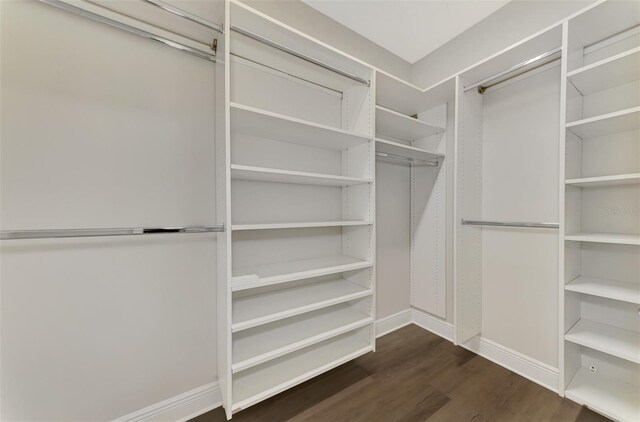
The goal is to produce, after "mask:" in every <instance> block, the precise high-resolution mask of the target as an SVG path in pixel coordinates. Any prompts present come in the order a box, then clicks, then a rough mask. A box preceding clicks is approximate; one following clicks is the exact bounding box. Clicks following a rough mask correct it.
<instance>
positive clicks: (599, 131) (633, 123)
mask: <svg viewBox="0 0 640 422" xmlns="http://www.w3.org/2000/svg"><path fill="white" fill-rule="evenodd" d="M638 127H640V107H633V108H629V109H626V110H621V111H616V112H614V113H608V114H603V115H601V116H595V117H589V118H588V119H582V120H577V121H575V122H571V123H567V129H569V130H570V131H571V132H573V133H574V134H575V135H576V136H578V137H580V138H594V137H596V136H603V135H609V134H611V133H618V132H627V131H630V130H636V129H638Z"/></svg>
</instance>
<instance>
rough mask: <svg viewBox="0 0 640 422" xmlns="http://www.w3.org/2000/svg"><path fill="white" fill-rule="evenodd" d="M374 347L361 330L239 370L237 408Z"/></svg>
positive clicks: (309, 377)
mask: <svg viewBox="0 0 640 422" xmlns="http://www.w3.org/2000/svg"><path fill="white" fill-rule="evenodd" d="M372 350H373V346H372V345H371V344H370V343H369V342H368V341H367V340H365V339H363V338H361V337H360V336H358V335H357V333H347V334H343V335H342V336H338V337H334V338H332V339H329V340H327V341H324V342H322V343H318V344H315V345H313V346H310V347H307V348H304V349H302V350H299V351H296V352H293V353H291V354H288V355H286V356H284V357H281V358H278V359H274V360H272V361H269V362H267V363H264V364H262V365H258V366H254V367H253V368H250V369H248V370H246V371H242V372H239V373H238V374H237V376H234V381H233V397H234V404H233V411H234V412H236V411H238V410H241V409H244V408H246V407H248V406H251V405H252V404H255V403H257V402H259V401H261V400H264V399H266V398H269V397H271V396H274V395H276V394H278V393H280V392H282V391H284V390H286V389H288V388H291V387H294V386H296V385H298V384H300V383H302V382H304V381H307V380H308V379H311V378H313V377H315V376H317V375H319V374H321V373H323V372H326V371H328V370H330V369H333V368H335V367H337V366H340V365H342V364H343V363H345V362H348V361H350V360H352V359H355V358H356V357H358V356H360V355H363V354H365V353H368V352H370V351H372Z"/></svg>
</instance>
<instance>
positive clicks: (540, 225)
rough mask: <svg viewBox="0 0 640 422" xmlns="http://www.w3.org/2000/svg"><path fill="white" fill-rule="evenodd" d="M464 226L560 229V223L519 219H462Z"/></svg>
mask: <svg viewBox="0 0 640 422" xmlns="http://www.w3.org/2000/svg"><path fill="white" fill-rule="evenodd" d="M462 225H464V226H494V227H529V228H534V229H558V228H560V225H559V224H558V223H523V222H517V221H484V220H465V219H464V218H463V219H462Z"/></svg>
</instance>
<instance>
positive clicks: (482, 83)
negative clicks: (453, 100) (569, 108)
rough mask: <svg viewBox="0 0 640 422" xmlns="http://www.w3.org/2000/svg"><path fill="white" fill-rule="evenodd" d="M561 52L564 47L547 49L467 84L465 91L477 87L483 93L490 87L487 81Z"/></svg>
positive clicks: (549, 61)
mask: <svg viewBox="0 0 640 422" xmlns="http://www.w3.org/2000/svg"><path fill="white" fill-rule="evenodd" d="M560 52H562V47H558V48H554V49H553V50H550V51H547V52H546V53H542V54H540V55H539V56H536V57H534V58H532V59H529V60H526V61H524V62H522V63H518V64H517V65H515V66H512V67H510V68H509V69H507V70H503V71H502V72H499V73H496V74H495V75H492V76H489V77H488V78H485V79H483V80H481V81H479V82H476V83H474V84H473V85H469V86H465V87H464V92H467V91H471V90H472V89H476V88H477V89H478V92H479V93H480V94H482V93H483V92H484V91H485V90H486V89H487V88H489V86H485V84H486V83H487V82H491V81H495V80H496V79H500V78H502V77H504V76H506V75H508V74H510V73H513V72H517V71H518V70H520V69H522V68H525V67H527V66H530V65H532V64H534V63H536V62H539V61H541V60H544V59H546V58H549V57H551V56H554V55H556V54H558V53H560ZM555 60H558V57H556V58H553V59H551V60H548V61H546V62H544V63H542V64H540V65H538V66H536V67H535V68H533V69H528V70H525V71H523V72H520V73H518V74H517V75H513V76H512V77H510V78H507V79H511V78H514V77H516V76H520V75H522V74H525V73H527V72H530V71H532V70H534V69H537V68H538V67H540V66H544V65H545V64H549V63H551V62H553V61H555ZM500 82H503V81H500Z"/></svg>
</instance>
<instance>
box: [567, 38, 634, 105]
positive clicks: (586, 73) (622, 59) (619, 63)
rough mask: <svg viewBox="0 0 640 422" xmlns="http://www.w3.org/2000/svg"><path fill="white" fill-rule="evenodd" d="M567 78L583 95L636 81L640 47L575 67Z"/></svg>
mask: <svg viewBox="0 0 640 422" xmlns="http://www.w3.org/2000/svg"><path fill="white" fill-rule="evenodd" d="M567 78H569V80H570V81H571V83H572V84H573V85H574V86H575V87H576V88H577V89H578V90H579V91H580V92H581V93H582V94H583V95H588V94H592V93H594V92H598V91H602V90H605V89H609V88H613V87H614V86H618V85H623V84H626V83H629V82H633V81H637V80H638V79H640V47H636V48H632V49H631V50H628V51H625V52H623V53H620V54H616V55H615V56H612V57H609V58H607V59H604V60H600V61H598V62H595V63H592V64H590V65H588V66H584V67H581V68H580V69H576V70H574V71H572V72H569V73H567Z"/></svg>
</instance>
